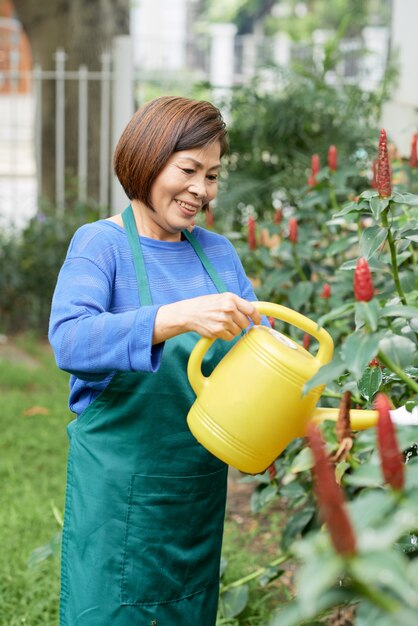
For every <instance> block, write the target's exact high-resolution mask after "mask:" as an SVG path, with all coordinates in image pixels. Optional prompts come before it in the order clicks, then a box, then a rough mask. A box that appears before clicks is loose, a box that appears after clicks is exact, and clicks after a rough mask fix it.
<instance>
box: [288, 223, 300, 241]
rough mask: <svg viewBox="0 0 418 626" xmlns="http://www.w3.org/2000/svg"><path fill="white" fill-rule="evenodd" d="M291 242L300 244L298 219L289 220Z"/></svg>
mask: <svg viewBox="0 0 418 626" xmlns="http://www.w3.org/2000/svg"><path fill="white" fill-rule="evenodd" d="M289 240H290V241H291V242H292V243H297V242H298V221H297V219H296V217H291V218H290V220H289Z"/></svg>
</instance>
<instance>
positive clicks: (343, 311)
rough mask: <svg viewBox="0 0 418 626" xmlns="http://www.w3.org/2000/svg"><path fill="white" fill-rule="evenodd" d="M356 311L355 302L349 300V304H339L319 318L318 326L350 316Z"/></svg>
mask: <svg viewBox="0 0 418 626" xmlns="http://www.w3.org/2000/svg"><path fill="white" fill-rule="evenodd" d="M353 311H354V302H349V303H348V304H343V305H342V306H339V307H337V308H335V309H333V310H332V311H330V312H329V313H326V314H325V315H322V316H321V317H320V318H319V320H318V326H325V325H326V324H328V322H332V321H333V320H339V319H341V318H342V317H349V316H351V315H352V314H353Z"/></svg>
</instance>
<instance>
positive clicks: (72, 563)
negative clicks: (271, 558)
mask: <svg viewBox="0 0 418 626" xmlns="http://www.w3.org/2000/svg"><path fill="white" fill-rule="evenodd" d="M123 219H124V223H125V229H126V232H127V235H128V238H129V242H130V246H131V250H132V255H133V259H134V264H135V271H136V274H137V279H138V290H139V298H140V303H141V305H147V304H151V303H152V301H151V295H150V292H149V287H148V280H147V275H146V271H145V266H144V263H143V257H142V252H141V245H140V241H139V237H138V234H137V231H136V226H135V220H134V217H133V213H132V209H131V207H128V209H126V210H125V211H124V213H123ZM184 236H185V237H186V238H187V239H188V241H189V242H190V243H191V245H192V246H193V248H194V249H195V252H196V253H197V255H198V256H199V258H200V260H201V261H202V264H203V265H204V267H205V269H206V271H207V272H208V273H209V275H210V276H211V278H212V280H213V282H214V284H215V286H216V288H217V290H218V291H225V290H226V288H225V286H224V285H223V283H222V281H221V280H220V278H219V276H218V275H217V274H216V273H215V270H214V269H213V267H212V266H211V264H210V262H209V260H208V259H207V257H206V256H205V254H204V252H203V250H202V249H201V248H200V245H199V243H198V242H197V241H196V239H195V237H193V236H192V235H190V234H189V233H188V232H184ZM198 338H199V337H198V335H197V334H195V333H185V334H182V335H179V336H177V337H174V338H172V339H170V340H168V341H167V342H166V345H165V347H164V352H163V358H162V362H161V365H160V368H159V370H158V371H157V372H156V373H148V372H128V373H122V372H121V373H116V374H115V376H114V377H113V378H112V380H111V382H110V383H109V385H108V386H107V387H106V389H105V390H104V391H103V392H102V393H101V394H100V395H99V396H98V397H97V398H96V399H95V400H94V402H93V403H92V404H91V405H90V406H89V407H88V408H87V409H86V410H85V411H84V412H83V413H82V414H81V415H80V416H79V417H78V418H77V419H76V420H74V421H73V422H71V424H70V425H69V426H68V433H69V438H70V450H69V458H68V477H67V492H66V503H65V522H64V529H63V545H62V571H61V606H60V624H61V626H214V624H215V622H216V612H217V603H218V593H219V565H220V555H221V542H222V532H223V523H224V515H225V500H226V481H227V466H226V465H225V464H224V463H222V462H221V461H220V460H219V459H217V458H216V457H214V456H213V455H212V454H210V453H209V452H208V451H207V450H206V449H205V448H203V447H202V446H201V445H200V444H199V443H198V442H197V441H196V439H195V438H194V437H193V435H192V434H191V432H190V431H189V429H188V426H187V422H186V416H187V413H188V411H189V408H190V406H191V404H192V403H193V402H194V399H195V395H194V393H193V391H192V389H191V387H190V385H189V382H188V380H187V374H186V368H187V361H188V357H189V355H190V352H191V350H192V349H193V347H194V345H195V343H196V341H197V340H198ZM232 344H233V342H224V341H221V340H218V341H216V342H215V344H214V347H213V349H211V351H210V353H209V356H208V358H207V360H206V362H204V368H203V369H204V371H205V368H206V372H205V373H209V372H210V371H211V370H212V369H213V367H214V366H215V365H216V364H217V363H218V362H219V360H220V359H221V358H222V356H223V355H224V354H225V353H226V352H227V350H229V349H230V348H231V346H232Z"/></svg>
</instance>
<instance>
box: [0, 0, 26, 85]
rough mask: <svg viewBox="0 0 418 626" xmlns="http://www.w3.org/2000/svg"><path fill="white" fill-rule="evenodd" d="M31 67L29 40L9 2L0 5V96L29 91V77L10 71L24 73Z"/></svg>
mask: <svg viewBox="0 0 418 626" xmlns="http://www.w3.org/2000/svg"><path fill="white" fill-rule="evenodd" d="M31 67H32V59H31V52H30V45H29V40H28V38H27V36H26V34H25V33H24V32H23V31H22V27H21V25H20V22H19V21H18V20H17V19H16V17H15V11H14V7H13V4H12V2H11V0H2V2H1V3H0V94H5V93H11V92H13V93H16V92H17V93H27V92H29V91H30V90H31V81H30V79H29V76H25V75H24V74H23V75H22V74H17V75H16V76H12V75H11V74H10V72H11V71H17V72H26V71H29V70H30V69H31Z"/></svg>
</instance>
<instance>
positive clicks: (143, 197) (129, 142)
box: [113, 96, 228, 208]
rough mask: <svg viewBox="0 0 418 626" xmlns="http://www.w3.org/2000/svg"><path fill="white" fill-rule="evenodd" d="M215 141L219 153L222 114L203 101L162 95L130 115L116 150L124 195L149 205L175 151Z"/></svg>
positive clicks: (223, 136)
mask: <svg viewBox="0 0 418 626" xmlns="http://www.w3.org/2000/svg"><path fill="white" fill-rule="evenodd" d="M215 141H219V142H220V145H221V156H222V155H223V154H224V153H225V151H226V149H227V145H228V144H227V131H226V126H225V122H224V120H223V119H222V115H221V113H220V111H219V109H217V108H216V107H215V106H214V105H213V104H211V103H210V102H206V101H205V100H191V99H189V98H181V97H178V96H163V97H161V98H156V99H155V100H151V101H150V102H147V103H146V104H145V105H143V106H142V107H141V108H140V109H138V111H137V112H136V113H135V114H134V115H133V116H132V118H131V120H130V121H129V122H128V125H127V126H126V128H125V130H124V131H123V133H122V135H121V137H120V139H119V142H118V144H117V146H116V149H115V154H114V157H113V166H114V170H115V173H116V176H117V177H118V179H119V181H120V183H121V185H122V187H123V189H124V190H125V193H126V195H127V196H128V198H129V199H130V200H140V201H141V202H143V203H144V204H145V205H147V206H149V207H150V208H153V207H152V204H151V199H150V194H151V187H152V184H153V182H154V180H155V179H156V177H157V176H158V174H159V173H160V172H161V170H162V169H163V168H164V166H165V165H166V163H167V161H168V159H169V158H170V156H171V155H172V154H173V153H174V152H179V151H180V150H189V149H192V148H201V147H204V146H207V145H209V144H211V143H213V142H215Z"/></svg>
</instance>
